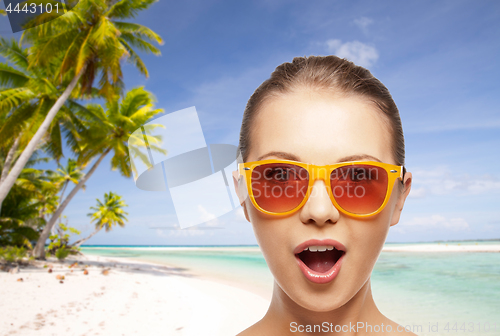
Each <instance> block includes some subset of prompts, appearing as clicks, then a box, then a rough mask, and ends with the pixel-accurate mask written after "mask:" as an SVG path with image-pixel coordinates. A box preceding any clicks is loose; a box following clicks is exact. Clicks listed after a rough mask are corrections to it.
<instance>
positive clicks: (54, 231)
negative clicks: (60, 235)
mask: <svg viewBox="0 0 500 336" xmlns="http://www.w3.org/2000/svg"><path fill="white" fill-rule="evenodd" d="M68 184H69V181H66V182H65V183H64V188H63V190H62V191H61V197H60V199H61V200H62V199H63V197H64V192H65V191H66V187H67V186H68ZM61 217H62V212H61V215H60V216H59V222H61ZM56 229H57V226H56V225H54V226H53V227H52V229H50V233H52V234H53V235H54V234H56V233H57V232H56Z"/></svg>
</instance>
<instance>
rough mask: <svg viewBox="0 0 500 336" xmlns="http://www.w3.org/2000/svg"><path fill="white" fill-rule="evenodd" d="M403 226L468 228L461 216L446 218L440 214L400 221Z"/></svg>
mask: <svg viewBox="0 0 500 336" xmlns="http://www.w3.org/2000/svg"><path fill="white" fill-rule="evenodd" d="M401 226H404V227H415V228H419V229H429V228H441V229H449V230H453V231H464V230H468V229H469V223H467V221H466V220H465V219H463V218H450V219H448V218H446V217H444V216H442V215H431V216H428V217H413V218H412V219H411V220H409V221H405V222H403V223H401Z"/></svg>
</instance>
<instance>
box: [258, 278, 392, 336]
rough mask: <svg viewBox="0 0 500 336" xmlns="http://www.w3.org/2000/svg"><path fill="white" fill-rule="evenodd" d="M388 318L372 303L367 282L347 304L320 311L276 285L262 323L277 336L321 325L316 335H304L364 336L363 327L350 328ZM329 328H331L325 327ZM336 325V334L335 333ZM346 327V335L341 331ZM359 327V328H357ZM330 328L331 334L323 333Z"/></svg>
mask: <svg viewBox="0 0 500 336" xmlns="http://www.w3.org/2000/svg"><path fill="white" fill-rule="evenodd" d="M386 320H387V318H386V317H385V316H383V315H382V314H381V313H380V311H379V310H378V308H377V306H376V305H375V302H374V301H373V297H372V292H371V284H370V280H368V281H367V282H366V283H365V284H364V285H363V287H361V289H360V290H359V291H358V292H357V293H356V295H354V297H352V298H351V299H350V300H349V301H348V302H347V303H345V304H344V305H342V306H341V307H339V308H336V309H334V310H331V311H325V312H317V311H312V310H308V309H306V308H304V307H302V306H300V305H298V304H297V303H295V302H294V301H293V300H292V299H291V298H290V297H289V296H288V295H287V294H286V293H285V292H283V290H282V289H281V287H280V286H279V285H278V284H277V283H276V282H275V283H274V290H273V297H272V300H271V305H270V307H269V310H268V312H267V314H266V316H265V317H264V318H263V319H262V321H261V322H262V323H263V324H266V329H267V328H270V329H268V330H273V331H274V334H275V335H287V334H290V335H293V334H296V333H294V332H292V331H293V330H294V328H295V327H294V326H296V327H297V328H298V326H299V325H301V326H308V325H311V326H314V325H319V326H322V328H323V330H320V329H319V327H317V330H316V331H317V333H314V332H312V333H301V334H302V335H316V334H317V335H324V336H326V335H333V334H336V335H338V334H341V335H363V334H364V330H365V329H364V328H362V327H361V328H359V329H358V330H357V331H359V332H356V331H354V330H355V329H353V328H349V330H348V327H349V326H354V325H358V324H357V323H358V322H362V323H364V324H365V325H366V324H370V325H376V324H379V325H380V323H385V322H386ZM326 326H328V327H326ZM335 326H337V332H335ZM342 326H344V330H343V332H340V333H339V332H338V331H339V329H338V328H341V327H342ZM358 326H360V325H358ZM325 328H328V331H326V330H324V329H325Z"/></svg>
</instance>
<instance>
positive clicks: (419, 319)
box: [82, 241, 500, 336]
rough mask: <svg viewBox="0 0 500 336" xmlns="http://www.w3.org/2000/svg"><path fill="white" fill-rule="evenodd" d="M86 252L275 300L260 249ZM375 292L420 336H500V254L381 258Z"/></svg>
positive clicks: (383, 305)
mask: <svg viewBox="0 0 500 336" xmlns="http://www.w3.org/2000/svg"><path fill="white" fill-rule="evenodd" d="M436 244H437V243H436ZM449 244H453V242H449ZM456 244H458V243H456ZM460 244H462V245H466V244H500V241H496V242H467V243H463V242H461V243H460ZM400 245H403V244H400ZM404 245H409V244H404ZM82 251H83V253H86V254H92V255H101V256H108V257H126V258H130V259H136V260H140V261H150V262H155V263H160V264H167V265H173V266H177V267H181V268H186V269H189V270H190V271H191V272H193V273H194V274H199V275H203V276H205V277H209V278H210V277H212V278H217V279H223V280H225V281H227V282H228V283H231V284H233V285H234V284H238V283H243V282H244V283H245V284H247V287H248V286H251V287H252V288H253V289H254V290H255V291H256V292H258V293H259V294H261V295H262V296H264V297H267V298H269V299H270V293H271V290H272V281H273V280H272V275H271V273H270V272H269V270H268V268H267V265H266V262H265V260H264V258H263V256H262V254H261V253H260V250H259V248H258V247H257V246H231V247H227V246H226V247H224V246H210V247H207V246H203V247H201V246H198V247H179V246H176V247H166V246H86V247H83V248H82ZM372 289H373V296H374V299H375V302H376V303H377V306H378V307H379V309H380V310H381V311H382V312H383V313H384V314H385V315H386V316H388V317H389V318H391V319H392V320H394V321H396V322H398V323H400V324H401V325H408V326H411V328H413V330H414V331H415V332H416V333H417V334H419V335H436V336H437V335H500V253H482V252H477V253H471V252H382V254H381V255H380V257H379V260H378V261H377V264H376V266H375V269H374V271H373V274H372Z"/></svg>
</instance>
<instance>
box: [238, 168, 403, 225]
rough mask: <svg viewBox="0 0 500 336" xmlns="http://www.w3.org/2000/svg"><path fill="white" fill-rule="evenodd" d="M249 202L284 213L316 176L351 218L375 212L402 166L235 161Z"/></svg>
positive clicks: (297, 202) (263, 209) (302, 197)
mask: <svg viewBox="0 0 500 336" xmlns="http://www.w3.org/2000/svg"><path fill="white" fill-rule="evenodd" d="M238 171H239V174H240V176H243V177H244V180H245V182H246V186H247V190H248V194H249V196H250V199H251V201H252V203H253V205H254V206H255V207H256V208H257V209H258V210H260V211H261V212H263V213H266V214H271V215H288V214H291V213H294V212H295V211H297V210H299V209H300V208H301V207H302V206H303V205H304V204H305V203H306V202H307V199H308V198H309V196H310V194H311V191H312V186H313V184H314V182H315V181H316V180H318V179H320V180H323V182H324V183H325V186H326V189H327V191H328V195H329V196H330V199H331V201H332V203H333V204H334V206H335V207H336V208H337V209H338V210H339V211H341V212H343V213H345V214H347V215H350V216H353V217H368V216H373V215H376V214H378V213H379V212H380V211H382V209H383V208H384V207H385V205H386V204H387V202H388V200H389V198H390V197H391V193H392V189H393V186H394V182H395V181H396V179H400V180H401V181H403V174H404V167H403V166H396V165H392V164H388V163H382V162H376V161H354V162H342V163H338V164H333V165H326V166H317V165H312V164H308V163H302V162H297V161H290V160H262V161H254V162H246V163H240V164H238Z"/></svg>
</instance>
